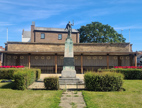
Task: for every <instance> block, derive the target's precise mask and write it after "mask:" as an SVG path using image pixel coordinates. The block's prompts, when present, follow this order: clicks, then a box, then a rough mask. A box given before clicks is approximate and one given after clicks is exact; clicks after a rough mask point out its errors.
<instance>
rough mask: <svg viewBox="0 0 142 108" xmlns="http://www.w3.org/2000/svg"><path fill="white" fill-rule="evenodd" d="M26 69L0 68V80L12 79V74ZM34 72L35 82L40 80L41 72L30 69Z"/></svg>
mask: <svg viewBox="0 0 142 108" xmlns="http://www.w3.org/2000/svg"><path fill="white" fill-rule="evenodd" d="M25 69H28V68H6V69H5V68H1V69H0V79H13V76H14V73H15V72H17V71H19V70H25ZM32 70H33V71H35V72H36V80H38V79H39V78H40V74H41V70H40V69H34V68H33V69H32Z"/></svg>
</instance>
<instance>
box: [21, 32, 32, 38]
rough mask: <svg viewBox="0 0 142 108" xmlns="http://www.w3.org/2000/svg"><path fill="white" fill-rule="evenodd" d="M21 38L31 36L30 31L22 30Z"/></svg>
mask: <svg viewBox="0 0 142 108" xmlns="http://www.w3.org/2000/svg"><path fill="white" fill-rule="evenodd" d="M22 38H31V31H23V37H22Z"/></svg>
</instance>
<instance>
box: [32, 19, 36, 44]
mask: <svg viewBox="0 0 142 108" xmlns="http://www.w3.org/2000/svg"><path fill="white" fill-rule="evenodd" d="M34 29H35V22H32V25H31V42H35V37H34Z"/></svg>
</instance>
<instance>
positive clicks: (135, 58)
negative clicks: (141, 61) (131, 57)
mask: <svg viewBox="0 0 142 108" xmlns="http://www.w3.org/2000/svg"><path fill="white" fill-rule="evenodd" d="M135 66H137V54H135Z"/></svg>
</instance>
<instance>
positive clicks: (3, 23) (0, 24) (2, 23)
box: [0, 22, 14, 26]
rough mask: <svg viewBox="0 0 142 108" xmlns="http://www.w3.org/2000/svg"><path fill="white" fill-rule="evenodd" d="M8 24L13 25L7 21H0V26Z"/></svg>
mask: <svg viewBox="0 0 142 108" xmlns="http://www.w3.org/2000/svg"><path fill="white" fill-rule="evenodd" d="M10 25H14V24H11V23H8V22H0V26H10Z"/></svg>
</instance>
